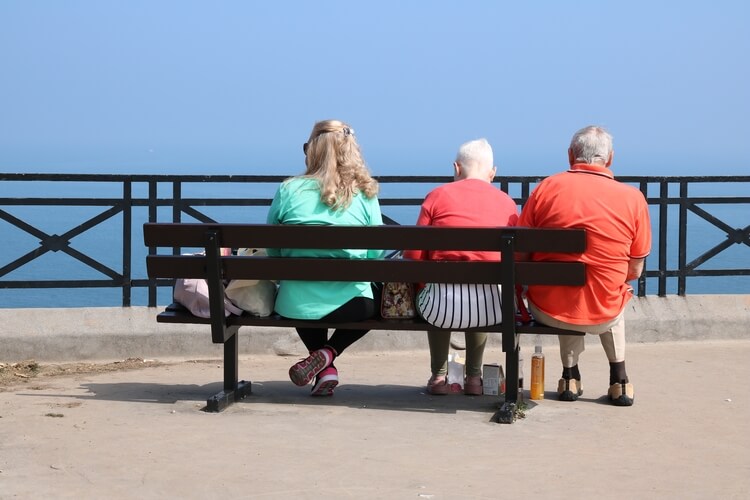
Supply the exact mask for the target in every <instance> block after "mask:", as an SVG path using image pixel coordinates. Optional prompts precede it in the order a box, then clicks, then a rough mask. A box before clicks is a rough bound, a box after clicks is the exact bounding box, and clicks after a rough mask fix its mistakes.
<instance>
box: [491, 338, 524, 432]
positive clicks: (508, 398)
mask: <svg viewBox="0 0 750 500" xmlns="http://www.w3.org/2000/svg"><path fill="white" fill-rule="evenodd" d="M505 339H506V337H505V335H503V344H504V345H503V350H504V351H505V367H506V373H505V402H504V403H503V404H502V406H501V407H500V410H498V411H497V412H496V413H495V414H494V415H493V417H492V420H493V421H494V422H497V423H500V424H512V423H513V422H514V421H515V420H516V411H517V409H518V400H519V395H520V399H523V393H522V392H520V391H522V390H523V389H520V391H519V387H518V383H519V380H518V372H519V369H518V356H519V352H520V349H521V346H520V345H519V342H518V335H513V336H512V338H509V339H508V340H509V341H510V342H512V343H513V345H512V347H511V346H509V345H507V344H506V340H505Z"/></svg>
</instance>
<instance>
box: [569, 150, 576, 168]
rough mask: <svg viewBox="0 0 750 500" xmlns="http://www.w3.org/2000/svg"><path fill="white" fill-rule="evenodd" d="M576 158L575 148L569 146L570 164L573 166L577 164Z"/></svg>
mask: <svg viewBox="0 0 750 500" xmlns="http://www.w3.org/2000/svg"><path fill="white" fill-rule="evenodd" d="M575 162H576V158H575V156H573V150H572V149H570V148H568V164H569V165H570V166H571V167H572V166H573V165H575Z"/></svg>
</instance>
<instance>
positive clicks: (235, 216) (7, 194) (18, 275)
mask: <svg viewBox="0 0 750 500" xmlns="http://www.w3.org/2000/svg"><path fill="white" fill-rule="evenodd" d="M436 185H438V184H437V183H424V182H420V183H414V184H403V183H399V184H395V183H394V184H388V183H382V184H381V193H380V199H381V206H382V211H383V213H384V214H385V215H386V216H388V217H390V218H392V219H393V220H395V221H396V222H398V223H400V224H412V223H414V222H415V221H416V218H417V215H418V213H419V205H418V203H415V204H413V205H407V206H404V205H398V204H394V203H393V200H395V199H400V198H409V199H412V200H417V201H418V200H420V199H422V198H423V197H424V195H426V194H427V193H428V192H429V191H430V190H431V189H432V188H434V187H435V186H436ZM167 187H168V185H167V186H166V187H165V186H164V185H161V184H160V187H159V193H158V196H159V198H169V197H170V191H169V190H168V189H167ZM276 187H277V185H276V184H273V183H258V184H247V183H240V184H235V183H220V184H214V183H210V184H207V183H199V184H191V185H185V186H184V188H183V192H182V197H183V198H238V199H244V198H256V199H265V200H270V199H271V198H272V197H273V193H274V192H275V189H276ZM517 187H518V186H516V188H517ZM133 188H134V190H133V197H134V198H136V199H137V198H146V197H147V196H148V192H147V186H146V185H145V184H143V183H141V184H134V185H133ZM513 189H514V188H513V186H511V192H510V193H509V194H511V196H514V197H519V196H520V193H517V192H513ZM650 189H651V188H650ZM670 191H671V190H670ZM649 193H650V194H649V197H651V196H656V195H658V188H656V189H654V191H653V194H651V191H649ZM670 196H676V194H674V193H671V192H670ZM690 196H691V197H696V196H701V197H704V198H706V199H711V200H714V201H713V202H705V203H701V204H699V207H700V208H701V210H704V211H705V212H706V213H707V214H708V218H709V219H711V220H712V221H713V222H709V221H707V220H706V219H705V218H704V217H700V216H698V215H696V214H694V213H688V220H687V228H688V230H687V244H686V261H687V262H692V261H694V260H696V259H701V258H702V256H705V255H707V254H708V255H711V257H710V259H708V260H707V261H706V262H704V263H702V264H701V265H699V266H698V267H697V269H701V270H712V271H719V272H721V271H723V270H742V272H744V275H739V276H690V277H688V279H687V286H686V293H687V294H750V271H749V270H750V232H749V229H748V228H750V183H747V182H745V183H721V184H707V185H697V186H691V191H690ZM94 197H96V198H104V199H109V200H120V199H122V185H121V184H120V183H117V182H113V183H95V184H94V183H89V182H48V181H34V182H28V181H8V180H2V179H0V241H2V245H0V307H2V308H38V307H117V306H121V305H122V300H123V299H122V289H121V288H116V287H90V288H69V287H54V286H51V285H44V287H38V286H33V285H31V284H29V282H31V281H34V280H53V281H66V280H105V279H108V276H107V275H106V274H105V273H106V272H108V271H107V270H108V269H109V270H111V272H112V273H121V272H122V269H123V251H122V246H123V245H122V242H123V215H122V213H119V214H116V215H114V216H113V217H110V218H108V219H106V220H105V221H103V222H101V223H99V224H97V225H95V226H94V227H92V228H91V229H88V230H87V231H85V232H83V233H81V234H78V235H75V236H70V235H68V234H66V233H68V232H69V231H71V230H72V229H73V228H75V227H77V226H79V225H80V224H84V223H86V221H88V220H90V219H92V218H94V217H96V216H97V215H99V214H102V213H103V212H105V211H106V210H107V209H108V207H106V206H97V205H95V204H93V203H92V202H90V201H86V199H90V198H94ZM727 197H743V201H742V202H741V203H723V202H721V201H720V200H722V199H725V198H727ZM27 198H49V199H63V198H64V199H80V200H81V203H80V204H78V205H76V206H64V205H61V204H59V203H51V204H47V205H38V206H34V205H32V206H28V205H19V204H17V201H18V200H23V199H27ZM8 200H12V201H8ZM717 200H719V201H718V202H717ZM197 208H198V209H199V210H200V211H201V212H202V213H204V214H206V215H208V216H209V217H211V218H213V219H215V220H218V221H221V222H247V223H262V222H265V217H266V212H267V210H268V207H267V206H244V207H237V206H214V207H197ZM650 210H651V220H652V226H653V236H654V238H653V248H652V254H651V255H650V256H649V257H648V259H647V261H646V269H647V270H649V271H654V270H657V269H658V265H659V254H658V251H659V247H660V245H661V244H665V245H666V254H665V255H666V264H667V269H668V270H674V269H676V267H677V262H678V258H679V252H678V215H679V213H678V208H677V206H675V205H670V206H669V207H668V208H667V210H666V213H667V218H666V220H667V231H666V238H665V240H664V242H660V239H659V234H658V232H659V225H660V220H661V219H660V210H659V208H658V207H657V206H654V205H651V206H650ZM170 217H171V208H169V207H161V208H159V210H158V220H160V221H170V220H171V219H170ZM147 218H148V212H147V208H146V207H145V206H139V207H134V208H133V212H132V232H131V242H132V244H131V249H130V251H131V254H132V255H131V263H132V264H131V266H132V270H131V275H132V278H133V279H145V278H146V270H145V257H146V254H147V249H146V248H145V247H144V246H143V237H142V225H143V223H144V222H146V221H147ZM193 220H194V219H192V218H191V217H189V216H188V215H184V214H183V221H193ZM732 238H734V240H733V239H732ZM43 239H46V240H47V241H49V242H52V244H55V242H58V243H59V248H66V249H68V251H67V252H66V251H62V250H60V251H54V252H53V251H47V252H40V248H41V246H40V241H41V240H43ZM735 240H736V241H735ZM65 241H67V242H68V243H69V246H67V247H66V246H65V245H64V242H65ZM196 250H198V249H183V251H185V252H191V251H196ZM71 254H73V255H77V256H79V257H80V258H81V260H83V261H84V262H81V260H79V259H76V258H74V257H73V255H71ZM19 262H23V265H22V266H20V267H18V268H17V269H14V270H10V271H9V268H10V267H12V266H15V264H17V263H19ZM96 267H99V268H100V269H98V270H97V269H96ZM102 269H103V270H104V272H102ZM8 282H13V283H14V284H15V287H14V288H8V287H7V286H5V285H4V283H8ZM657 291H658V283H657V279H656V278H648V279H647V280H646V293H647V294H656V293H657ZM667 293H668V294H675V293H677V279H676V278H673V277H672V278H668V279H667ZM157 300H158V303H159V305H165V304H168V303H169V302H171V290H169V289H167V288H160V289H159V292H158V296H157ZM147 302H148V296H147V290H146V289H145V288H133V290H132V294H131V305H136V306H138V305H141V306H142V305H147Z"/></svg>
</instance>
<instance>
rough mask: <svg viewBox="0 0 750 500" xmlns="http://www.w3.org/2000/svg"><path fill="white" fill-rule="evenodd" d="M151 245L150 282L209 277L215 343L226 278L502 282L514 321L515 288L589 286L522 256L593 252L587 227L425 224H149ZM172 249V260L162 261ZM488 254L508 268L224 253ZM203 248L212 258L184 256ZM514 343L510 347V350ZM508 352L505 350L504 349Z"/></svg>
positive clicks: (576, 274)
mask: <svg viewBox="0 0 750 500" xmlns="http://www.w3.org/2000/svg"><path fill="white" fill-rule="evenodd" d="M143 232H144V242H145V244H146V246H148V247H150V250H149V253H150V254H149V255H148V256H147V260H146V264H147V270H148V275H149V277H150V278H162V279H163V278H205V279H206V280H207V282H208V289H209V302H210V309H211V332H212V333H211V335H212V338H213V340H214V342H222V341H224V340H225V339H226V338H227V336H228V333H227V322H226V319H225V317H224V314H223V312H224V300H223V299H224V286H223V280H229V279H276V280H283V279H294V280H323V281H326V280H327V281H375V282H378V281H383V282H386V281H402V282H413V283H420V282H421V283H426V282H439V283H499V284H502V285H503V288H502V292H501V293H502V314H503V317H504V318H514V317H515V285H518V284H526V285H529V284H550V285H552V284H554V285H571V286H575V285H578V286H580V285H583V284H584V282H585V268H584V264H583V263H580V262H523V261H521V262H517V261H516V258H515V254H516V252H519V253H528V252H541V251H544V252H559V253H563V254H567V253H572V254H578V253H581V252H583V250H584V249H585V248H586V233H585V231H584V230H580V229H531V228H508V227H496V228H457V227H450V228H449V227H425V226H377V227H372V226H369V227H350V226H303V225H266V224H218V223H146V224H144V226H143ZM157 247H171V253H172V254H171V255H157V254H155V249H156V248H157ZM222 247H230V248H244V247H256V248H297V249H310V248H315V249H340V248H358V249H383V250H406V249H422V250H486V251H499V252H500V253H501V255H502V258H501V262H499V263H498V262H462V261H409V260H402V259H379V260H364V259H363V260H349V259H333V258H331V259H329V258H290V257H283V258H282V257H278V258H273V257H238V256H221V248H222ZM182 248H202V249H204V250H205V256H196V255H179V253H180V250H181V249H182ZM502 332H503V345H504V346H506V345H507V346H511V345H515V340H512V339H515V321H504V322H503V325H502ZM506 342H507V344H506ZM504 349H505V347H504Z"/></svg>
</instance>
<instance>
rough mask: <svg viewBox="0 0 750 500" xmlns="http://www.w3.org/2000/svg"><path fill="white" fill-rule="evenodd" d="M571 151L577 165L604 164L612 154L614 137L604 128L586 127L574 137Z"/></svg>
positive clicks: (571, 142)
mask: <svg viewBox="0 0 750 500" xmlns="http://www.w3.org/2000/svg"><path fill="white" fill-rule="evenodd" d="M570 150H571V151H572V152H573V159H574V160H575V162H576V163H588V164H593V163H601V164H604V163H606V162H607V161H608V160H609V155H610V154H611V153H612V136H611V135H610V134H609V132H607V131H606V130H604V129H603V128H602V127H596V126H589V127H585V128H582V129H581V130H579V131H578V132H576V133H575V134H574V135H573V139H571V140H570Z"/></svg>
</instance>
